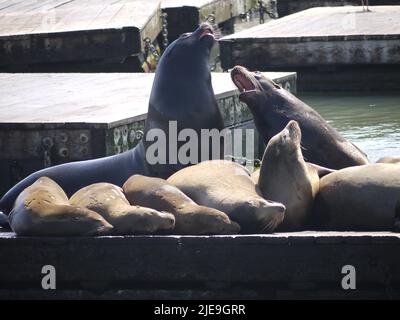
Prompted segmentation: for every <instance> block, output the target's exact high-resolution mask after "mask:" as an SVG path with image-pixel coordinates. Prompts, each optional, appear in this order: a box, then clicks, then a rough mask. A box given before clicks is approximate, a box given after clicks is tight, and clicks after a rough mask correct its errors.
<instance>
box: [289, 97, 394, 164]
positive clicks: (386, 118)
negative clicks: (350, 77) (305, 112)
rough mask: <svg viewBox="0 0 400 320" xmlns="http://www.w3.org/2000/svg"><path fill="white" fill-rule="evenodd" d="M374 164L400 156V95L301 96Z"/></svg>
mask: <svg viewBox="0 0 400 320" xmlns="http://www.w3.org/2000/svg"><path fill="white" fill-rule="evenodd" d="M297 96H298V97H299V98H300V99H301V100H303V101H304V102H306V103H307V104H308V105H310V106H312V107H313V108H314V109H315V110H317V111H318V112H319V113H320V114H321V115H322V116H323V117H324V118H325V119H326V120H327V121H328V122H329V123H330V125H332V126H333V127H334V128H335V129H337V130H338V131H339V132H340V133H341V134H342V135H343V136H344V137H345V138H347V139H348V140H350V141H351V142H352V143H354V144H355V145H356V146H357V147H359V148H360V149H361V150H363V151H364V152H365V153H366V154H367V155H368V157H369V159H370V160H371V161H376V160H378V159H379V158H381V157H384V156H400V93H390V94H382V93H376V94H374V93H369V94H368V93H356V92H353V93H299V94H298V95H297Z"/></svg>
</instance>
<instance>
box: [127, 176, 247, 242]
mask: <svg viewBox="0 0 400 320" xmlns="http://www.w3.org/2000/svg"><path fill="white" fill-rule="evenodd" d="M122 188H123V190H124V193H125V195H126V197H127V199H128V200H129V202H130V203H131V204H133V205H135V204H136V205H141V206H146V207H151V208H154V209H156V210H165V211H168V212H171V213H172V214H173V215H174V216H175V230H174V232H175V233H178V234H193V235H201V234H233V233H238V232H239V230H240V227H239V225H238V224H237V223H235V222H233V221H231V220H230V219H229V218H228V216H227V215H226V214H225V213H223V212H221V211H219V210H216V209H213V208H208V207H204V206H199V205H198V204H197V203H195V202H194V201H193V200H192V199H190V198H189V197H188V196H187V195H185V194H184V193H183V192H182V191H180V190H179V189H177V188H176V187H174V186H173V185H171V184H169V183H168V182H167V181H166V180H164V179H161V178H152V177H146V176H142V175H133V176H132V177H130V178H129V179H128V180H127V181H126V182H125V183H124V185H123V187H122Z"/></svg>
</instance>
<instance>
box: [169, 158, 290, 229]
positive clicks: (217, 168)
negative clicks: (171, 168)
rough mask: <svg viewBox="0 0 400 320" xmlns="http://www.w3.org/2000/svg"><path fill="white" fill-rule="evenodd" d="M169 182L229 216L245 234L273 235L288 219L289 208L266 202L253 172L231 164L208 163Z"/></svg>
mask: <svg viewBox="0 0 400 320" xmlns="http://www.w3.org/2000/svg"><path fill="white" fill-rule="evenodd" d="M167 181H168V182H170V183H171V184H173V185H175V186H176V187H178V188H179V189H180V190H182V191H183V192H184V193H185V194H187V195H188V196H189V197H191V198H192V199H193V200H194V201H196V202H197V203H199V204H201V205H204V206H207V207H211V208H215V209H218V210H221V211H223V212H226V213H227V214H228V216H229V217H230V218H231V219H232V220H233V221H236V222H237V223H239V225H240V227H241V230H242V232H244V233H248V232H272V231H274V230H275V228H276V227H277V226H278V225H279V224H280V223H281V222H282V220H283V217H284V212H285V206H284V205H283V204H281V203H277V202H272V201H268V200H265V199H264V198H263V197H262V196H261V191H260V190H259V189H258V187H257V186H256V184H255V183H254V182H253V180H252V179H251V177H250V173H249V171H248V170H247V169H246V168H244V167H243V166H241V165H240V164H237V163H234V162H231V161H224V160H212V161H204V162H201V163H199V164H197V165H194V166H191V167H188V168H185V169H182V170H180V171H178V172H176V173H175V174H173V175H172V176H171V177H169V178H168V180H167Z"/></svg>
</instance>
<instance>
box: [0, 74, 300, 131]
mask: <svg viewBox="0 0 400 320" xmlns="http://www.w3.org/2000/svg"><path fill="white" fill-rule="evenodd" d="M268 76H269V77H271V78H272V79H274V80H275V81H276V82H278V83H282V85H285V83H286V82H287V81H290V83H293V80H294V83H295V73H289V72H281V73H280V72H271V73H268ZM153 79H154V74H141V73H100V74H90V73H89V74H86V73H81V74H70V73H67V74H51V73H46V74H6V73H3V74H0V129H1V128H4V129H7V128H11V127H13V128H19V129H22V128H29V129H33V128H48V129H50V128H60V127H63V126H65V127H71V126H74V127H80V128H93V127H95V128H112V127H115V126H117V125H120V124H126V123H130V122H134V121H138V120H143V119H145V116H146V113H147V108H148V100H149V96H150V92H151V86H152V83H153ZM212 85H213V88H214V92H215V94H216V97H217V99H222V98H226V97H230V96H234V95H238V90H237V89H236V87H235V85H234V84H233V83H232V81H231V79H230V75H229V74H228V73H212ZM292 90H293V88H292ZM244 120H248V119H244Z"/></svg>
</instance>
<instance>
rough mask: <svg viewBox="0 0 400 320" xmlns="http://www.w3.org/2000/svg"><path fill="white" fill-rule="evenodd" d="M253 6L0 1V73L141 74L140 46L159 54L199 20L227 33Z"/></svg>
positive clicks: (185, 0) (219, 0) (142, 0)
mask: <svg viewBox="0 0 400 320" xmlns="http://www.w3.org/2000/svg"><path fill="white" fill-rule="evenodd" d="M252 3H253V2H252V1H251V0H163V1H161V0H119V1H115V0H48V1H37V0H25V1H20V0H6V1H0V72H142V71H143V68H142V64H143V62H144V61H145V60H146V55H147V52H148V50H149V48H148V47H146V44H147V45H154V49H155V50H158V54H160V51H162V49H163V47H164V46H165V45H166V44H167V43H168V42H166V41H167V40H168V41H169V42H171V41H173V40H175V39H176V38H177V37H179V35H180V34H182V33H184V32H189V31H193V30H194V29H196V28H197V26H198V25H199V23H201V22H203V21H205V20H206V19H209V21H210V22H211V23H213V24H214V25H219V26H221V27H222V28H223V29H224V32H227V33H232V32H233V29H232V28H233V22H232V18H233V17H235V16H239V15H240V14H241V13H243V12H245V11H246V10H248V8H250V7H251V4H252ZM164 13H166V14H167V15H166V16H165V15H163V14H164ZM151 49H153V48H151ZM155 59H156V57H155Z"/></svg>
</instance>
